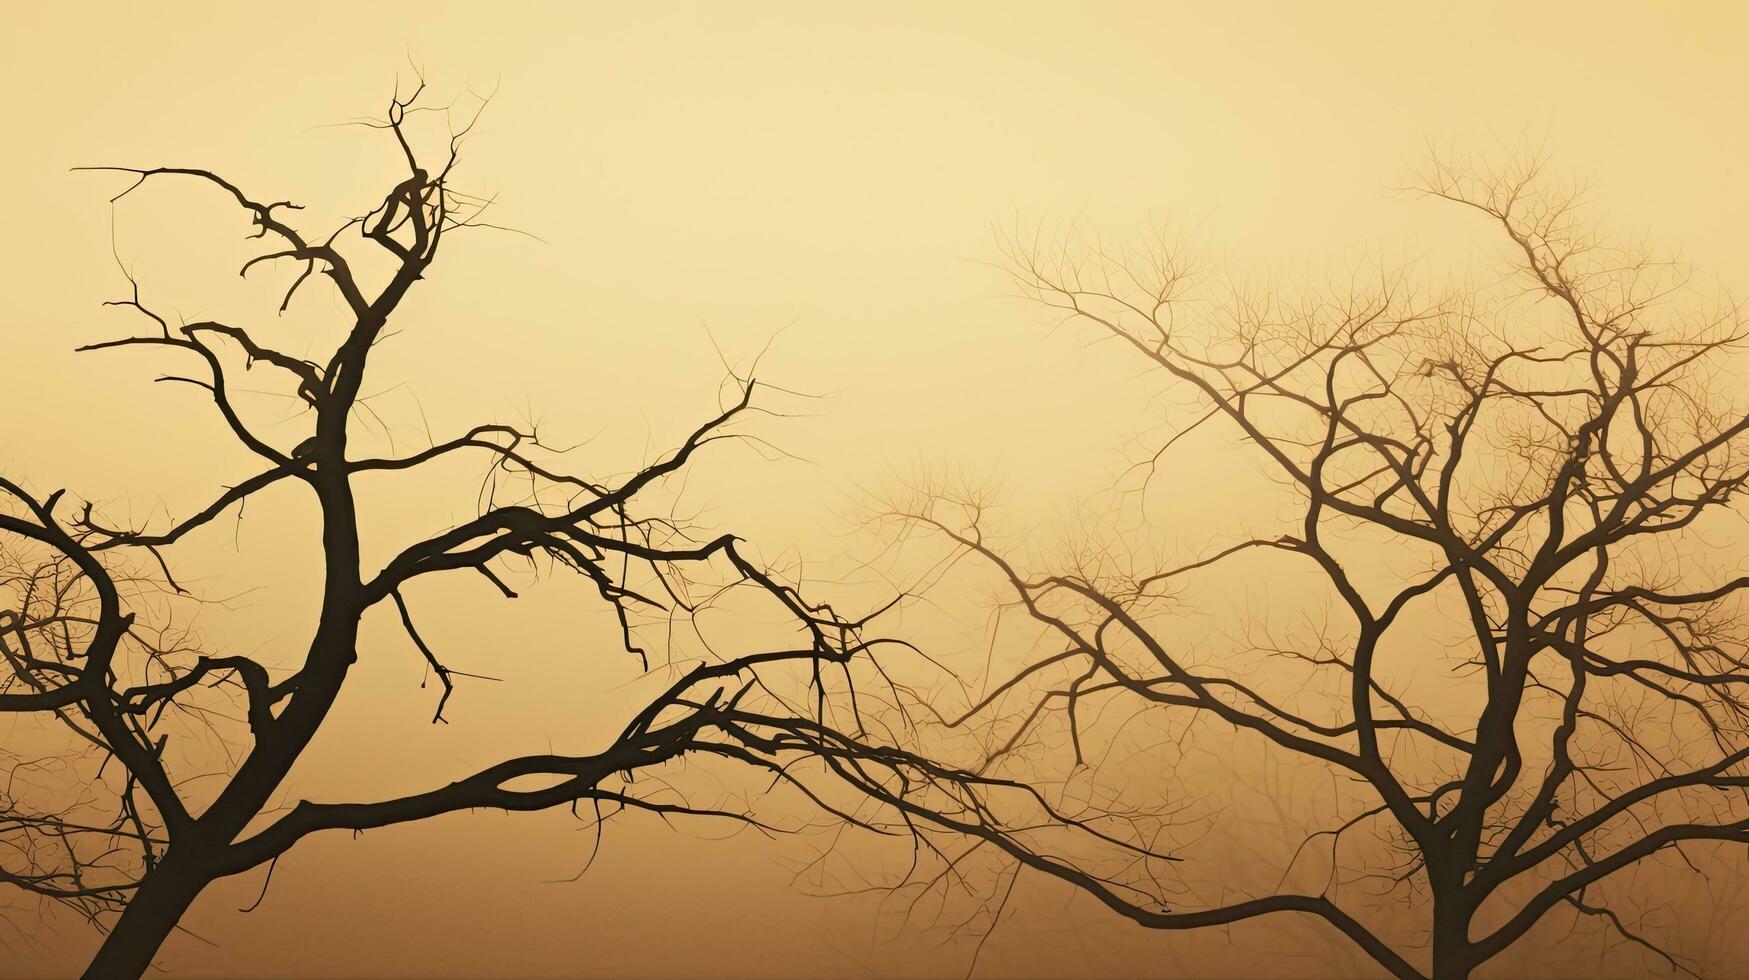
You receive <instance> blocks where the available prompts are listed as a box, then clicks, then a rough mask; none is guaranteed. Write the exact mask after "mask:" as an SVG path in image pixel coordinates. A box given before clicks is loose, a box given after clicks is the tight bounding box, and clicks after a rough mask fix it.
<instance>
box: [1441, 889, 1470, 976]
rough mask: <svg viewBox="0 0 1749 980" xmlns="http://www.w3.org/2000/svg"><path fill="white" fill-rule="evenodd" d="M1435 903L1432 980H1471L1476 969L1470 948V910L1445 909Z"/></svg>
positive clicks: (1449, 904)
mask: <svg viewBox="0 0 1749 980" xmlns="http://www.w3.org/2000/svg"><path fill="white" fill-rule="evenodd" d="M1440 904H1441V903H1440V902H1439V900H1438V899H1437V898H1435V899H1434V906H1433V980H1469V976H1470V972H1471V971H1472V970H1474V969H1475V968H1476V962H1475V953H1474V950H1472V949H1471V948H1470V917H1469V911H1468V910H1467V909H1452V908H1451V907H1450V906H1451V905H1455V904H1457V903H1448V904H1447V907H1446V908H1445V909H1441V908H1440Z"/></svg>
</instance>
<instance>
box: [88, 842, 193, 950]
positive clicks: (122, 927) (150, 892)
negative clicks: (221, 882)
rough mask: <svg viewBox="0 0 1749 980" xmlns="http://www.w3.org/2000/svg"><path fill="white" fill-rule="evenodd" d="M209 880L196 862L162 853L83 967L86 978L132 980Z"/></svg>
mask: <svg viewBox="0 0 1749 980" xmlns="http://www.w3.org/2000/svg"><path fill="white" fill-rule="evenodd" d="M210 881H212V877H211V876H210V875H208V874H207V873H206V872H205V871H204V870H203V869H201V868H199V867H198V866H195V865H193V864H191V863H189V862H187V861H183V862H176V861H175V855H174V854H167V855H165V860H164V863H162V864H160V865H158V867H156V868H154V869H153V870H152V872H151V873H150V874H148V875H147V876H146V877H145V879H144V880H142V881H141V882H140V888H139V890H138V891H136V892H135V893H134V896H133V898H132V899H131V900H130V901H129V902H128V906H127V908H126V909H124V910H123V911H122V914H121V918H120V919H118V920H116V923H115V928H114V929H112V930H110V933H109V935H108V936H107V937H105V938H104V940H103V945H102V946H101V947H99V948H98V950H97V955H96V956H95V957H94V958H92V960H91V965H90V966H87V967H86V968H85V974H84V975H85V978H86V980H123V978H127V980H132V978H135V977H138V976H140V975H141V974H144V973H145V972H146V970H147V969H148V968H149V967H151V965H152V958H153V957H154V956H156V955H158V949H159V947H161V946H163V945H164V940H165V939H166V938H167V937H169V935H170V930H172V929H174V928H176V923H178V922H180V921H181V920H182V915H183V913H184V912H187V911H188V907H189V905H191V904H192V903H193V902H194V898H195V896H196V895H199V894H200V892H201V889H203V888H205V887H206V886H207V884H208V883H209V882H210Z"/></svg>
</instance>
